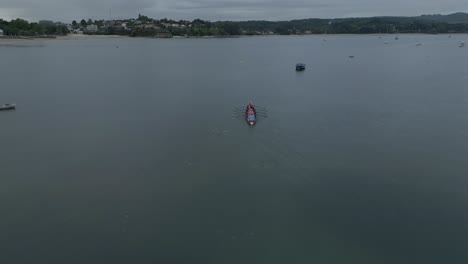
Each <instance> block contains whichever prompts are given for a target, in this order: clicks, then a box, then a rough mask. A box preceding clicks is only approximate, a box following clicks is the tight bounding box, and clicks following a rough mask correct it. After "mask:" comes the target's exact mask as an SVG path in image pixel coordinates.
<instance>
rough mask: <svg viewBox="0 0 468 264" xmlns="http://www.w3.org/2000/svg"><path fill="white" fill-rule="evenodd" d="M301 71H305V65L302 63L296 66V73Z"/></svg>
mask: <svg viewBox="0 0 468 264" xmlns="http://www.w3.org/2000/svg"><path fill="white" fill-rule="evenodd" d="M303 70H305V64H304V63H298V64H296V71H303Z"/></svg>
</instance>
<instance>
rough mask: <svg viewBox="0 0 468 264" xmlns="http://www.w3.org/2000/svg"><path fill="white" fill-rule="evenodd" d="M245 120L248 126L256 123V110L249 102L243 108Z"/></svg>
mask: <svg viewBox="0 0 468 264" xmlns="http://www.w3.org/2000/svg"><path fill="white" fill-rule="evenodd" d="M245 121H247V124H249V126H255V124H256V123H257V111H256V110H255V107H254V106H253V104H252V103H251V102H249V104H248V105H247V107H246V108H245Z"/></svg>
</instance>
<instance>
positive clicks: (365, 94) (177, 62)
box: [0, 35, 468, 264]
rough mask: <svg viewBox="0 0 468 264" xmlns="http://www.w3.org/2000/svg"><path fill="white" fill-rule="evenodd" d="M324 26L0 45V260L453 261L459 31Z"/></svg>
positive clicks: (458, 180)
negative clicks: (348, 32) (306, 30)
mask: <svg viewBox="0 0 468 264" xmlns="http://www.w3.org/2000/svg"><path fill="white" fill-rule="evenodd" d="M322 38H323V36H321V37H266V38H240V39H190V40H187V39H171V40H157V39H104V40H102V39H101V40H56V41H31V42H5V43H0V58H1V59H0V103H8V102H16V103H17V104H18V109H17V110H16V111H12V112H0V146H1V151H0V212H1V216H0V263H269V264H271V263H359V264H367V263H369V264H371V263H372V264H375V263H389V264H390V263H391V264H393V263H451V264H455V263H468V250H467V249H468V224H467V223H468V193H467V190H468V139H467V137H468V48H459V47H458V43H459V42H461V41H467V40H468V36H467V35H454V36H453V37H452V38H451V39H450V38H448V37H447V36H446V35H435V36H423V35H421V36H417V35H402V36H400V40H398V41H396V40H393V38H392V37H391V36H383V37H382V38H381V39H379V38H378V36H327V41H323V40H322ZM385 40H388V41H389V43H388V44H384V41H385ZM418 42H421V43H422V44H423V45H422V46H416V43H418ZM116 45H118V48H116ZM350 55H353V56H355V58H349V56H350ZM296 62H304V63H306V64H307V69H306V71H305V72H302V73H296V72H295V71H294V65H295V63H296ZM249 100H252V101H253V102H254V103H256V104H257V105H261V106H264V107H267V108H268V111H269V117H268V118H267V119H261V120H259V123H258V125H257V126H256V127H254V128H250V127H247V125H246V124H245V122H243V121H242V120H238V119H236V118H233V117H232V115H233V108H235V107H238V106H243V105H245V104H246V103H247V102H248V101H249Z"/></svg>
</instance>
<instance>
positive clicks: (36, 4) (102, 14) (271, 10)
mask: <svg viewBox="0 0 468 264" xmlns="http://www.w3.org/2000/svg"><path fill="white" fill-rule="evenodd" d="M109 10H112V16H113V17H114V18H124V17H135V16H137V15H138V14H139V13H142V14H145V15H148V16H151V17H155V18H162V17H168V18H174V19H194V18H202V19H208V20H246V19H265V20H285V19H296V18H310V17H319V18H335V17H349V16H376V15H419V14H427V13H450V12H459V11H460V12H467V11H468V5H467V4H466V0H446V1H444V2H442V1H440V0H437V1H435V0H412V1H407V0H393V1H389V0H354V1H350V0H239V1H235V0H100V1H96V0H40V1H38V0H2V1H0V18H4V19H11V18H15V17H24V18H27V19H30V20H39V19H52V20H59V21H65V22H69V21H71V20H73V19H81V18H85V19H87V18H92V19H105V18H108V17H109Z"/></svg>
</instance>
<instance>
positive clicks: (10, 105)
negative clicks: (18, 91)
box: [0, 104, 16, 110]
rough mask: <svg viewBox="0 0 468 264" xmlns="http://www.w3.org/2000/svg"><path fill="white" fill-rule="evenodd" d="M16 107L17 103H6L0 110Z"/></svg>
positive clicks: (0, 106)
mask: <svg viewBox="0 0 468 264" xmlns="http://www.w3.org/2000/svg"><path fill="white" fill-rule="evenodd" d="M15 108H16V104H4V105H0V110H13V109H15Z"/></svg>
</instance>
